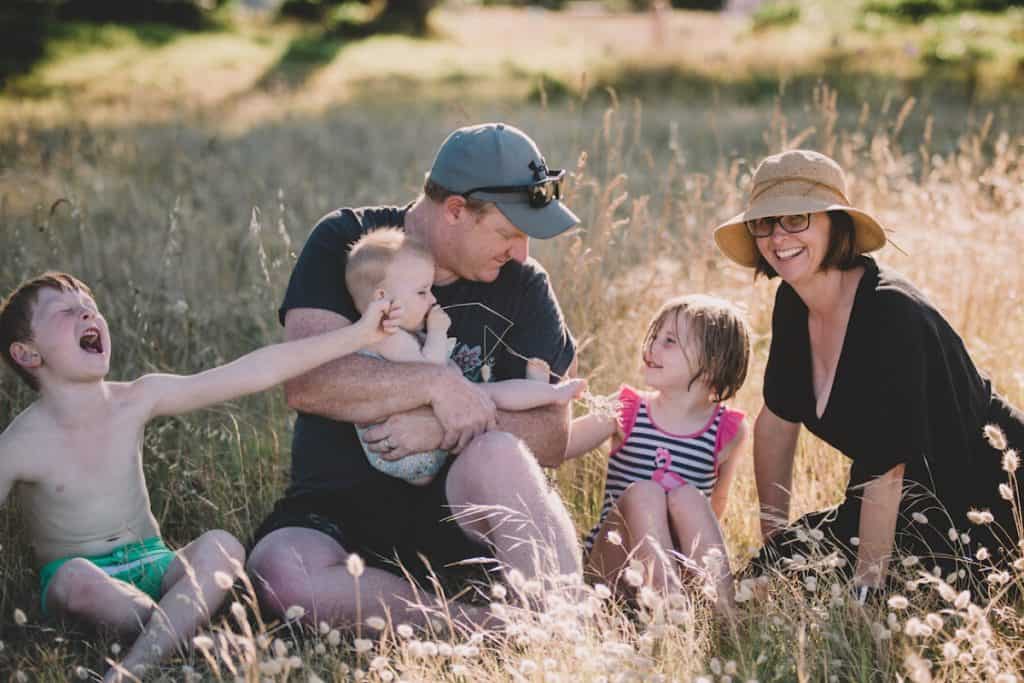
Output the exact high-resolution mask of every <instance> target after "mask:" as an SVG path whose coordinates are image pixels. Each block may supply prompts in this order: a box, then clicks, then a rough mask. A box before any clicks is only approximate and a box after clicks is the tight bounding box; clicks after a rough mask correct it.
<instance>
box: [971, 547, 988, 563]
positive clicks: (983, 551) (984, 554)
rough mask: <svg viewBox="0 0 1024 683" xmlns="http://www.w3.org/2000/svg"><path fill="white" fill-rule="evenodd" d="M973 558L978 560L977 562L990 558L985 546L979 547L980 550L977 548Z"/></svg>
mask: <svg viewBox="0 0 1024 683" xmlns="http://www.w3.org/2000/svg"><path fill="white" fill-rule="evenodd" d="M974 557H975V558H976V559H977V560H978V562H984V561H985V560H987V559H988V558H989V557H990V555H989V552H988V548H986V547H985V546H981V547H980V548H978V551H977V552H976V553H974Z"/></svg>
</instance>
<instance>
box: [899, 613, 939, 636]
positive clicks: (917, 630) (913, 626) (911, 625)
mask: <svg viewBox="0 0 1024 683" xmlns="http://www.w3.org/2000/svg"><path fill="white" fill-rule="evenodd" d="M903 632H904V633H906V634H907V635H908V636H910V637H911V638H915V637H922V638H927V637H928V636H930V635H931V634H932V627H931V626H929V625H928V624H926V623H924V622H923V621H921V620H920V619H918V618H917V617H910V618H909V619H907V623H906V625H904V627H903Z"/></svg>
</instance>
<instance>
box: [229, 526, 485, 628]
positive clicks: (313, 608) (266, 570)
mask: <svg viewBox="0 0 1024 683" xmlns="http://www.w3.org/2000/svg"><path fill="white" fill-rule="evenodd" d="M348 558H349V553H348V552H347V551H346V550H345V549H344V548H343V547H342V546H341V545H340V544H339V543H338V542H337V541H335V540H334V539H332V538H331V537H330V536H328V535H327V534H324V533H321V532H319V531H316V530H315V529H304V528H301V527H284V528H282V529H277V530H276V531H272V532H271V533H269V534H267V535H266V536H265V537H263V538H262V539H260V542H259V543H257V544H256V547H255V548H253V550H252V555H251V556H250V558H249V573H250V575H251V576H252V578H253V584H254V585H255V587H256V591H257V593H259V598H260V604H262V605H263V606H264V608H265V609H267V610H269V611H270V612H271V613H272V614H273V615H275V616H277V617H283V616H284V614H285V612H286V611H287V610H288V608H289V607H291V606H292V605H298V606H299V607H302V608H303V609H304V610H305V614H304V616H303V617H302V621H303V622H305V623H306V624H309V625H311V626H314V625H316V624H319V623H320V622H322V621H323V622H327V623H329V624H333V625H351V624H354V623H355V622H356V619H357V618H362V619H366V618H368V617H371V616H380V617H383V616H385V614H386V613H390V614H391V618H392V620H393V621H394V622H395V623H408V624H413V625H419V626H422V625H424V624H426V622H427V619H428V618H429V615H428V613H427V612H426V611H425V610H423V609H420V608H419V607H418V605H421V604H422V605H425V606H427V607H432V606H434V597H433V596H432V595H430V594H429V593H426V592H424V591H422V590H419V589H417V588H415V587H414V586H413V585H412V584H410V583H409V582H408V581H406V580H405V579H404V578H403V577H401V576H397V575H395V574H392V573H391V572H388V571H385V570H383V569H377V568H375V567H365V568H364V571H363V574H362V575H361V576H360V577H359V579H358V581H357V580H356V578H355V577H353V576H352V575H351V574H350V573H349V571H348V567H347V562H348ZM449 609H450V611H451V616H452V617H453V618H454V619H455V620H456V621H460V622H462V623H466V622H468V623H469V624H482V623H483V622H484V621H485V620H486V616H487V614H486V612H485V611H484V610H481V609H479V608H476V607H473V606H471V605H462V604H459V605H457V606H456V605H449Z"/></svg>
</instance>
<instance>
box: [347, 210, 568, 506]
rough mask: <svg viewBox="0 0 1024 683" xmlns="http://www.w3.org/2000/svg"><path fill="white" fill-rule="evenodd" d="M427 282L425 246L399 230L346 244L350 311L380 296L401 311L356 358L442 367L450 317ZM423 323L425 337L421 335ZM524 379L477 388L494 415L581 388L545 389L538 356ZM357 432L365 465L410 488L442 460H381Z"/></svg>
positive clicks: (440, 455) (432, 456) (417, 456)
mask: <svg viewBox="0 0 1024 683" xmlns="http://www.w3.org/2000/svg"><path fill="white" fill-rule="evenodd" d="M433 283H434V259H433V256H432V255H431V253H430V251H429V249H428V248H427V246H426V245H424V244H421V243H419V242H417V241H415V240H413V239H412V238H410V237H408V236H407V235H406V234H405V232H404V231H403V230H401V229H399V228H379V229H377V230H373V231H371V232H369V233H367V234H366V235H364V236H363V237H362V238H360V239H359V241H357V242H356V243H355V244H353V245H352V249H351V250H350V252H349V255H348V263H347V265H346V267H345V285H346V286H347V287H348V291H349V294H351V295H352V300H353V301H354V302H355V305H356V308H357V309H358V310H359V311H360V313H362V312H363V311H366V310H368V309H369V307H370V306H371V305H372V304H373V302H374V301H377V300H379V299H381V298H387V299H388V300H390V301H392V302H394V303H395V304H399V305H401V307H402V314H401V316H400V317H399V318H397V323H398V325H399V327H400V328H401V329H400V330H399V331H398V332H396V333H395V334H393V335H391V336H389V337H387V338H385V339H381V341H379V342H378V343H376V344H374V345H372V346H371V347H369V348H368V349H367V350H365V351H363V353H371V354H372V355H376V356H378V357H381V358H384V359H385V360H390V361H395V362H399V363H437V364H444V363H447V362H448V356H449V354H450V353H451V348H450V347H449V340H448V327H449V326H450V325H451V319H450V318H449V317H448V314H447V313H445V312H444V311H443V310H442V309H441V308H440V306H437V305H436V299H435V298H434V295H433V293H432V292H431V289H430V288H431V286H432V285H433ZM391 317H395V316H394V315H391ZM424 322H426V334H425V335H422V336H421V335H420V334H419V333H420V332H421V331H422V330H423V327H424ZM452 341H454V340H452ZM526 375H527V378H528V379H511V380H505V381H503V382H494V383H486V382H485V383H483V384H481V385H480V386H481V387H483V389H484V390H485V391H486V392H487V393H488V395H489V396H490V397H491V400H492V401H494V404H495V405H496V406H497V407H498V408H499V409H501V410H529V409H531V408H537V407H539V406H543V405H548V404H551V403H564V402H566V401H570V400H572V399H573V398H575V397H577V396H579V395H580V394H581V393H582V392H583V390H584V389H585V388H586V382H585V381H584V380H582V379H572V380H568V381H566V382H562V383H561V384H556V385H552V384H548V377H549V376H550V369H549V368H548V366H547V364H546V363H545V362H544V361H542V360H539V359H532V360H530V361H529V362H528V363H527V370H526ZM364 431H365V430H364V429H361V428H358V427H357V428H356V432H357V433H358V434H359V438H360V441H361V442H362V443H363V449H364V450H365V452H366V457H367V459H368V460H369V462H370V464H371V465H372V466H373V467H374V468H376V469H378V470H380V471H381V472H384V473H385V474H388V475H391V476H393V477H398V478H399V479H404V480H405V481H408V482H410V483H412V484H416V485H418V486H422V485H425V484H427V483H429V482H430V481H431V480H432V479H433V478H434V475H435V474H437V472H438V471H439V470H440V469H441V466H442V465H443V464H444V461H445V459H446V458H447V457H448V454H447V453H446V452H445V451H440V450H438V451H434V452H431V453H414V454H412V455H407V456H405V457H404V458H401V459H399V460H388V459H387V458H385V457H383V456H381V455H380V454H378V453H375V452H373V451H371V450H370V449H369V448H367V445H366V441H365V440H364V439H363V433H364Z"/></svg>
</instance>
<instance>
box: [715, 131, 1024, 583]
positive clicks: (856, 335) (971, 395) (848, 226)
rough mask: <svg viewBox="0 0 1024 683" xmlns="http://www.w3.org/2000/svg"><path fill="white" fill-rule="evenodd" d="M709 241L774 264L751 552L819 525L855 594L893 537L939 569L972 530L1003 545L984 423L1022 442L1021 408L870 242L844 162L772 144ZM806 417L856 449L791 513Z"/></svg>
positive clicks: (1008, 539) (995, 549)
mask: <svg viewBox="0 0 1024 683" xmlns="http://www.w3.org/2000/svg"><path fill="white" fill-rule="evenodd" d="M715 242H716V243H717V244H718V246H719V248H720V249H721V250H722V252H723V253H725V255H726V256H728V257H729V258H730V259H732V260H733V261H736V262H737V263H740V264H742V265H744V266H748V267H750V268H753V269H754V271H755V274H756V275H762V274H763V275H766V276H767V277H769V278H771V277H775V276H779V277H780V278H781V279H782V283H781V284H780V286H779V288H778V291H777V293H776V297H775V307H774V310H773V313H772V342H771V349H770V351H769V357H768V364H767V368H766V370H765V378H764V400H765V405H764V408H763V410H762V411H761V413H760V415H759V416H758V418H757V422H756V426H755V430H754V462H755V474H756V479H757V491H758V496H759V498H760V503H761V510H762V516H761V530H762V534H763V537H764V540H765V544H766V545H765V548H764V549H763V550H762V551H761V554H760V555H759V556H758V558H756V560H755V566H756V567H760V568H762V569H765V568H767V567H768V566H771V565H772V564H774V563H776V562H778V561H779V560H780V559H781V558H784V557H789V558H795V557H796V555H797V554H800V555H802V556H804V557H811V556H812V555H813V553H814V549H813V548H812V547H810V546H811V545H812V544H815V543H816V542H817V541H822V542H823V543H824V546H823V548H822V549H824V550H825V551H827V552H830V551H831V550H833V549H839V550H840V551H841V555H840V556H841V557H844V558H845V559H846V560H847V564H846V567H847V569H849V570H852V573H853V578H854V582H855V585H856V586H858V587H859V589H861V597H862V598H863V596H864V595H866V593H867V589H868V588H874V587H879V586H881V585H882V581H883V579H884V578H885V576H886V568H887V565H888V559H889V557H890V555H891V554H893V553H894V552H901V553H904V554H907V555H910V554H912V555H916V556H918V557H920V558H921V560H922V563H923V564H924V566H925V567H926V568H928V569H930V568H931V567H932V566H933V565H939V566H941V567H942V568H944V569H945V570H946V571H947V572H948V571H949V570H950V569H952V568H953V566H954V565H956V561H957V560H958V559H963V560H966V561H967V565H966V566H967V567H973V568H978V567H979V566H980V565H981V563H979V562H978V561H977V560H975V559H973V558H976V557H977V551H978V550H979V548H980V547H981V546H985V547H986V548H987V549H988V551H989V555H990V557H991V559H990V560H988V561H986V562H985V563H984V564H985V565H987V564H988V562H991V561H993V560H995V561H1000V560H1001V559H1002V558H1003V554H1002V546H1004V545H1006V546H1007V547H1009V546H1011V545H1013V544H1015V543H1016V541H1017V539H1018V537H1019V533H1018V530H1017V526H1016V524H1015V523H1014V519H1013V509H1012V506H1011V504H1010V503H1009V502H1008V501H1007V500H1004V499H1003V497H1001V492H1000V490H999V484H1000V483H1007V482H1009V483H1011V484H1012V485H1013V486H1014V488H1004V489H1003V491H1002V494H1003V495H1005V494H1007V493H1012V494H1013V496H1014V498H1015V499H1018V500H1019V496H1018V495H1017V491H1016V488H1015V483H1014V482H1013V479H1012V477H1011V476H1010V475H1008V474H1007V473H1006V472H1004V471H1003V470H1002V468H1001V465H1002V453H1001V452H1000V450H1003V449H1005V448H1006V446H1005V445H1004V444H1000V443H999V440H998V438H997V439H996V440H995V441H996V444H997V445H1000V446H1002V449H996V448H994V447H993V445H991V444H990V443H989V441H987V440H986V438H985V437H984V435H983V427H984V426H985V425H987V424H997V425H999V426H1000V427H1001V428H1002V430H1003V432H1004V434H1005V436H1006V439H1007V440H1008V441H1009V443H1010V447H1017V448H1022V447H1024V415H1022V414H1021V412H1020V411H1018V410H1016V409H1015V408H1013V407H1012V406H1010V405H1008V404H1007V403H1006V402H1005V401H1004V400H1003V399H1002V398H1001V397H999V396H998V395H996V394H995V393H993V390H992V386H991V383H990V382H989V380H988V379H987V378H985V377H984V376H983V375H981V374H980V373H979V372H978V370H977V369H976V368H975V366H974V364H973V363H972V362H971V359H970V357H969V355H968V353H967V351H966V349H965V348H964V345H963V342H962V341H961V339H960V337H959V336H958V335H957V334H956V332H955V331H954V330H953V329H952V328H951V327H950V325H949V324H948V323H947V322H946V320H945V319H944V318H943V317H942V315H941V314H940V313H939V312H938V310H936V309H935V307H933V306H932V305H931V304H930V303H929V302H928V300H927V299H926V298H925V297H924V295H922V294H921V292H919V291H918V290H917V289H916V288H915V287H914V286H913V285H912V284H910V283H909V282H908V281H907V280H905V279H904V278H903V277H901V276H900V275H899V274H898V273H896V272H894V271H892V270H890V269H889V268H887V267H885V266H881V265H879V264H878V263H876V261H875V260H874V259H872V258H871V257H868V256H865V254H866V253H868V252H871V251H874V250H876V249H879V248H881V247H882V246H884V245H885V242H886V236H885V232H884V231H883V229H882V227H881V225H879V223H878V221H877V220H875V219H874V218H873V217H872V216H870V215H869V214H868V213H866V212H864V211H861V210H859V209H856V208H854V207H853V206H851V205H850V202H849V200H848V199H847V196H846V180H845V177H844V175H843V171H842V169H841V168H840V167H839V165H838V164H836V162H835V161H833V160H832V159H830V158H828V157H826V156H824V155H822V154H819V153H817V152H812V151H805V150H796V151H789V152H784V153H782V154H778V155H775V156H771V157H768V158H767V159H765V160H764V161H763V162H762V163H761V164H760V165H759V166H758V168H757V170H756V172H755V174H754V179H753V188H752V191H751V195H750V200H749V203H748V206H747V209H746V211H744V212H743V213H741V214H739V215H738V216H735V217H734V218H732V219H731V220H729V221H727V222H726V223H724V224H723V225H720V226H719V227H718V228H717V229H716V230H715ZM801 425H806V426H807V428H808V429H809V430H810V431H811V432H812V433H813V434H815V435H816V436H818V437H819V438H821V439H823V440H824V441H826V442H827V443H829V444H830V445H831V446H833V447H834V448H836V449H837V450H839V451H840V452H842V453H843V454H844V455H845V456H847V457H848V458H850V459H851V460H852V461H853V463H852V468H851V472H850V482H849V485H848V488H847V490H846V499H845V501H844V502H843V503H842V504H840V505H839V506H837V507H836V508H833V509H831V510H825V511H822V512H817V513H812V514H809V515H807V516H806V517H804V518H802V519H801V520H799V521H798V522H797V523H796V524H793V525H788V526H787V524H786V522H787V520H788V513H789V491H790V485H791V483H792V482H791V480H792V464H793V456H794V452H795V449H796V443H797V437H798V435H799V432H800V426H801ZM1011 460H1012V458H1011ZM1008 464H1011V465H1012V464H1013V463H1012V462H1011V463H1008ZM971 510H979V511H980V510H989V511H990V512H991V514H992V516H993V521H992V523H990V524H987V525H982V526H974V525H973V524H972V523H971V522H970V521H969V520H968V516H967V513H968V511H971ZM971 516H972V517H973V518H974V520H975V521H977V520H979V519H980V520H982V521H985V520H987V519H988V518H987V517H986V516H984V515H980V516H979V515H978V514H977V513H973V514H972V515H971ZM809 528H810V529H818V530H819V531H820V532H821V533H819V532H816V531H809ZM952 529H955V530H956V531H955V532H954V531H952ZM965 532H969V536H970V539H969V540H968V539H967V536H964V535H963V534H964V533H965ZM981 557H985V553H982V555H981Z"/></svg>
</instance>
